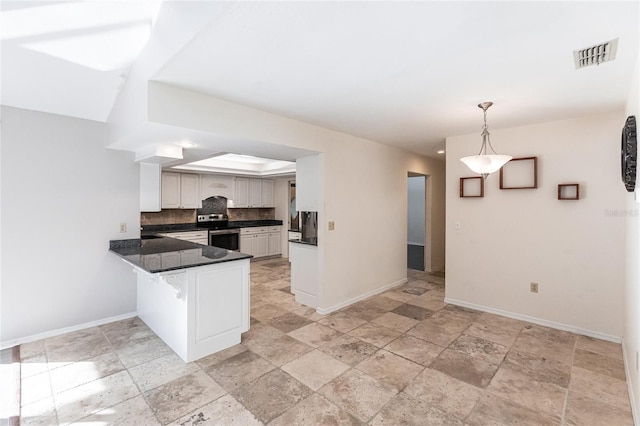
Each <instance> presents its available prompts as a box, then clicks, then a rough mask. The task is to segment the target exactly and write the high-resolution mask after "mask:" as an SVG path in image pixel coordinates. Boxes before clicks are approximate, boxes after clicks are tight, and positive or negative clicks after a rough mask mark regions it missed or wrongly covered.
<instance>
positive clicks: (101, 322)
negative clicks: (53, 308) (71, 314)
mask: <svg viewBox="0 0 640 426" xmlns="http://www.w3.org/2000/svg"><path fill="white" fill-rule="evenodd" d="M136 315H138V313H137V312H129V313H127V314H122V315H116V316H114V317H109V318H103V319H100V320H97V321H91V322H85V323H84V324H78V325H73V326H71V327H64V328H59V329H57V330H50V331H45V332H44V333H38V334H33V335H31V336H26V337H20V338H18V339H13V340H7V341H4V342H0V350H2V349H6V348H12V347H14V346H17V345H22V344H24V343H29V342H35V341H36V340H42V339H48V338H49V337H55V336H60V335H61V334H65V333H70V332H72V331H78V330H84V329H86V328H91V327H97V326H99V325H104V324H108V323H110V322H115V321H121V320H124V319H128V318H133V317H135V316H136Z"/></svg>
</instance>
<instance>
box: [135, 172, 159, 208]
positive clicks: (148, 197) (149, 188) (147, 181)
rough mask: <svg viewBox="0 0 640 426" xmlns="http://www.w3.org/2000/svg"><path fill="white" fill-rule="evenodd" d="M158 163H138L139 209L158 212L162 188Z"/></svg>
mask: <svg viewBox="0 0 640 426" xmlns="http://www.w3.org/2000/svg"><path fill="white" fill-rule="evenodd" d="M160 170H161V169H160V164H153V163H140V211H141V212H159V211H160V209H161V201H160V200H161V194H160V188H162V181H161V178H160V176H161V172H160Z"/></svg>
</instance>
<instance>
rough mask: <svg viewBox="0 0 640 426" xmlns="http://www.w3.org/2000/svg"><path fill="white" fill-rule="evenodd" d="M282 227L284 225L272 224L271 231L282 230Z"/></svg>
mask: <svg viewBox="0 0 640 426" xmlns="http://www.w3.org/2000/svg"><path fill="white" fill-rule="evenodd" d="M281 229H282V226H270V227H269V232H280V230H281Z"/></svg>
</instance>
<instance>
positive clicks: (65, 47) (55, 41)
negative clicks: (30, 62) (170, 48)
mask: <svg viewBox="0 0 640 426" xmlns="http://www.w3.org/2000/svg"><path fill="white" fill-rule="evenodd" d="M161 4H162V2H161V1H160V0H155V1H130V2H119V1H118V2H110V1H105V2H93V1H85V2H61V3H55V4H46V5H38V6H34V5H31V6H29V7H23V8H9V9H7V10H2V32H1V37H2V41H3V42H7V41H10V42H13V43H17V44H19V45H21V46H23V47H25V48H27V49H30V50H33V51H36V52H39V53H42V54H46V55H50V56H53V57H56V58H60V59H62V60H65V61H69V62H72V63H75V64H79V65H82V66H85V67H87V68H91V69H95V70H98V71H113V70H118V69H123V68H126V67H128V66H129V65H130V64H131V63H133V61H134V60H135V58H136V57H137V56H138V54H139V53H140V51H141V50H142V49H143V48H144V46H146V44H147V42H148V41H149V37H150V35H151V29H152V25H153V23H154V22H155V19H156V17H157V13H158V11H159V8H160V5H161Z"/></svg>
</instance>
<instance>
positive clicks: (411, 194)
mask: <svg viewBox="0 0 640 426" xmlns="http://www.w3.org/2000/svg"><path fill="white" fill-rule="evenodd" d="M426 184H427V177H426V176H424V175H419V174H415V173H409V177H408V182H407V188H408V194H407V215H408V216H407V268H409V269H417V270H420V271H424V270H425V256H426V254H427V251H428V250H425V246H426V241H427V232H426V223H427V217H426V211H427V210H426V200H427V197H426V195H427V194H426V191H427V185H426Z"/></svg>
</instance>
